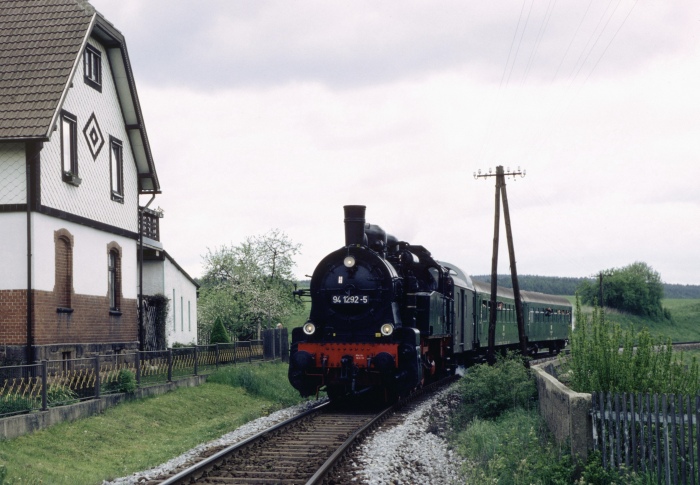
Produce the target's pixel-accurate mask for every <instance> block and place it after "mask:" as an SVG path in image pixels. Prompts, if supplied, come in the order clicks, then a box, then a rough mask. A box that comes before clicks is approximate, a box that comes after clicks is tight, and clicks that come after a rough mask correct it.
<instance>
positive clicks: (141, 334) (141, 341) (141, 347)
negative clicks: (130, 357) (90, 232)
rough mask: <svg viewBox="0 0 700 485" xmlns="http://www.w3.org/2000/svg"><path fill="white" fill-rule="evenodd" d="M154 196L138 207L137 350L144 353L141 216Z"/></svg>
mask: <svg viewBox="0 0 700 485" xmlns="http://www.w3.org/2000/svg"><path fill="white" fill-rule="evenodd" d="M155 198H156V194H153V195H152V196H151V200H149V201H148V204H146V205H145V206H143V207H139V350H140V351H144V350H145V346H144V340H145V339H146V332H145V328H144V327H143V214H144V211H145V210H146V209H148V206H149V205H151V202H153V199H155Z"/></svg>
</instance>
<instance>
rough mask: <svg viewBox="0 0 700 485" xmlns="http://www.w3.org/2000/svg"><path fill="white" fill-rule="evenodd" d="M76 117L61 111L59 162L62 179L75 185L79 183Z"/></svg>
mask: <svg viewBox="0 0 700 485" xmlns="http://www.w3.org/2000/svg"><path fill="white" fill-rule="evenodd" d="M77 126H78V118H76V117H75V115H73V114H71V113H69V112H67V111H61V163H62V167H63V170H62V174H63V181H64V182H67V183H69V184H71V185H75V186H76V187H77V186H78V185H80V182H81V180H80V178H78V129H77Z"/></svg>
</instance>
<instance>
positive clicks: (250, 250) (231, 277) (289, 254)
mask: <svg viewBox="0 0 700 485" xmlns="http://www.w3.org/2000/svg"><path fill="white" fill-rule="evenodd" d="M300 247H301V245H299V244H294V243H293V242H292V241H291V240H290V239H289V237H287V235H286V234H284V233H283V232H282V231H280V230H279V229H273V230H271V231H269V232H268V233H266V234H264V235H262V236H254V237H248V238H246V240H245V241H244V242H243V243H241V244H239V245H238V246H233V245H231V246H222V247H220V248H217V249H214V250H213V251H212V250H211V249H209V250H208V251H207V254H206V255H205V256H204V263H205V269H206V272H205V274H204V277H203V280H202V287H201V289H200V297H199V301H198V304H197V307H198V311H199V322H200V323H201V325H202V326H203V327H204V328H211V326H212V325H213V324H214V321H215V320H216V318H220V319H221V321H222V322H223V323H224V326H225V327H226V328H227V329H228V330H229V331H231V332H233V333H234V334H235V335H236V336H237V337H238V338H240V339H248V338H251V337H253V336H255V335H256V334H257V335H258V336H259V333H260V329H261V328H262V327H264V326H271V325H272V324H273V322H277V321H279V320H280V319H283V318H285V317H287V316H288V315H289V314H290V313H291V312H293V311H294V310H295V309H297V308H298V307H299V305H300V303H299V302H297V301H296V300H294V298H292V289H293V287H294V274H293V272H292V270H293V268H294V256H295V255H297V254H299V250H300Z"/></svg>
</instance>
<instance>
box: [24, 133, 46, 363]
mask: <svg viewBox="0 0 700 485" xmlns="http://www.w3.org/2000/svg"><path fill="white" fill-rule="evenodd" d="M42 145H43V144H42V143H38V144H34V143H27V144H26V145H25V150H26V156H25V160H26V168H25V172H26V173H25V176H26V182H25V183H26V197H27V199H26V202H27V348H26V360H27V363H28V364H33V363H34V351H33V348H34V328H33V327H34V325H33V324H34V311H33V310H34V294H33V292H32V205H34V191H33V190H32V187H33V172H32V161H33V160H34V159H36V158H37V157H38V156H39V153H40V151H41V148H42ZM37 189H38V188H37Z"/></svg>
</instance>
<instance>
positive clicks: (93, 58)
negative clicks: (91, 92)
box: [83, 44, 102, 92]
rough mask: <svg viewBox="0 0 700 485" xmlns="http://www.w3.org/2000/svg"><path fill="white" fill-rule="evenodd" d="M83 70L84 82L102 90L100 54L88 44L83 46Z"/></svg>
mask: <svg viewBox="0 0 700 485" xmlns="http://www.w3.org/2000/svg"><path fill="white" fill-rule="evenodd" d="M83 71H84V74H85V76H84V79H85V84H87V85H88V86H91V87H93V88H95V89H96V90H98V91H99V92H102V54H100V51H99V50H97V49H95V48H94V47H93V46H91V45H90V44H88V45H86V46H85V53H84V54H83Z"/></svg>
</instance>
